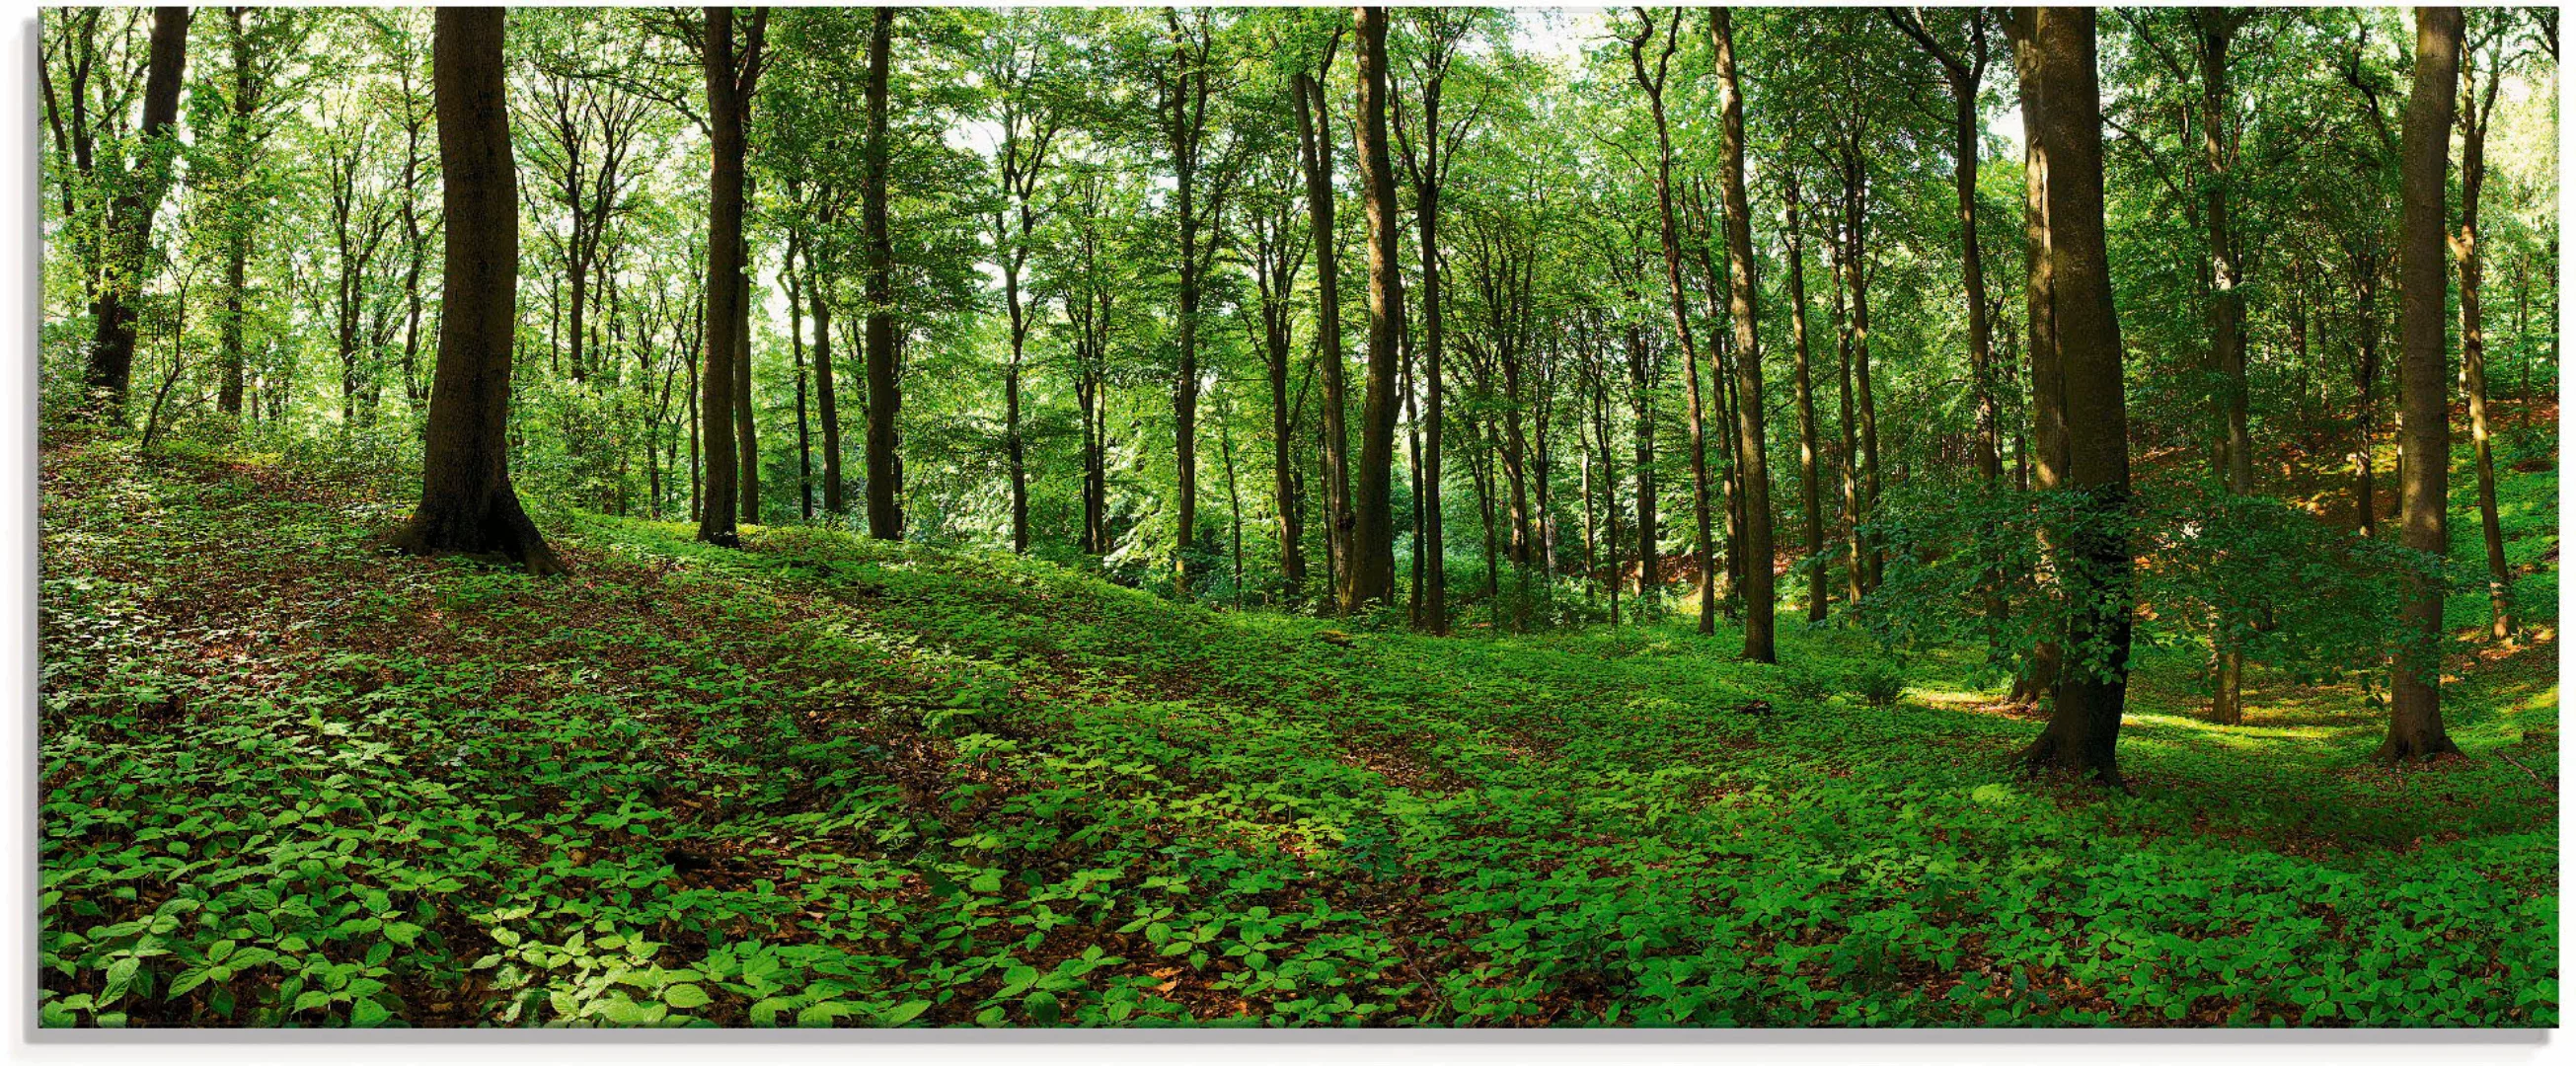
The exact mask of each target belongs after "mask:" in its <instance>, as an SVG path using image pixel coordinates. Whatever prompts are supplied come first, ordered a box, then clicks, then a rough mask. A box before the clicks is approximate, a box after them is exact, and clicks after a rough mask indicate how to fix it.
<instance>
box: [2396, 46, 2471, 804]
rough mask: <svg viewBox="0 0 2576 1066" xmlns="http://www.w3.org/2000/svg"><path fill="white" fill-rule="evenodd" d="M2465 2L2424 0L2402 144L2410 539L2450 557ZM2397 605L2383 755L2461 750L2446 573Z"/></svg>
mask: <svg viewBox="0 0 2576 1066" xmlns="http://www.w3.org/2000/svg"><path fill="white" fill-rule="evenodd" d="M2461 22H2462V18H2461V13H2460V9H2459V8H2456V7H2419V8H2416V9H2415V88H2414V93H2413V95H2411V96H2410V97H2408V99H2407V103H2406V126H2405V132H2404V134H2403V139H2402V140H2401V142H2400V144H2399V147H2398V161H2397V166H2398V176H2399V186H2398V189H2399V196H2400V202H2399V214H2398V260H2397V268H2398V304H2397V332H2398V338H2399V343H2400V345H2401V348H2400V350H2399V354H2398V366H2397V387H2398V402H2399V409H2400V410H2401V411H2402V412H2403V413H2404V418H2405V421H2404V423H2403V425H2402V426H2401V428H2400V429H2399V431H2398V432H2399V436H2400V438H2401V439H2402V441H2403V442H2404V447H2405V453H2406V455H2407V457H2408V461H2407V462H2406V464H2405V467H2404V471H2403V473H2402V474H2401V475H2400V477H2399V484H2398V492H2399V501H2400V503H2401V504H2402V506H2403V514H2404V519H2403V521H2404V529H2405V532H2404V534H2403V536H2404V540H2405V544H2406V546H2407V547H2409V548H2412V549H2414V550H2416V551H2420V552H2424V553H2427V554H2429V555H2431V556H2433V557H2434V558H2437V559H2438V558H2441V557H2443V556H2445V555H2447V554H2449V551H2450V544H2449V535H2450V529H2449V527H2448V525H2447V514H2446V512H2447V510H2448V508H2449V496H2450V487H2451V486H2450V474H2451V464H2450V454H2451V418H2450V410H2449V406H2450V397H2449V389H2448V386H2449V384H2450V382H2449V380H2448V379H2449V374H2448V373H2447V370H2448V367H2447V366H2446V365H2445V363H2446V362H2447V361H2446V360H2445V359H2444V358H2443V355H2444V352H2443V338H2442V326H2443V322H2442V319H2443V317H2444V316H2443V309H2444V304H2445V303H2446V302H2447V301H2446V299H2445V297H2446V296H2447V295H2448V293H2447V287H2448V281H2449V279H2448V278H2447V277H2446V274H2447V273H2448V272H2447V271H2446V270H2444V269H2443V262H2442V233H2443V230H2444V229H2445V228H2447V227H2446V223H2445V221H2444V218H2443V216H2444V215H2445V214H2446V211H2445V210H2444V206H2443V193H2444V189H2443V180H2444V175H2445V173H2446V172H2447V171H2448V170H2449V169H2450V162H2451V158H2450V157H2451V119H2452V114H2453V107H2454V100H2453V94H2454V93H2455V92H2457V91H2458V87H2459V86H2458V79H2459V68H2460V29H2461ZM2398 612H2399V613H2398V616H2399V618H2400V620H2401V621H2402V622H2403V623H2404V625H2405V628H2406V629H2407V630H2408V631H2409V634H2410V637H2411V639H2410V640H2409V642H2408V643H2409V646H2408V647H2406V648H2405V649H2403V650H2401V651H2400V653H2399V654H2398V655H2396V656H2395V657H2394V661H2393V663H2392V664H2391V666H2392V668H2391V670H2390V675H2391V676H2390V679H2389V696H2390V699H2389V704H2388V739H2387V741H2386V742H2385V743H2382V744H2381V745H2380V747H2379V751H2378V753H2377V754H2376V756H2375V758H2376V759H2377V760H2378V761H2381V762H2389V763H2394V762H2402V761H2405V760H2407V759H2429V758H2432V757H2434V756H2438V755H2443V754H2446V753H2455V752H2457V751H2459V750H2460V749H2459V748H2458V747H2457V746H2456V745H2454V744H2452V743H2451V737H2450V734H2449V733H2448V732H2447V731H2445V730H2444V729H2443V728H2442V678H2441V674H2442V655H2441V650H2442V579H2441V577H2440V575H2439V574H2416V575H2412V576H2411V577H2410V579H2409V587H2408V590H2407V595H2406V599H2405V601H2404V603H2403V605H2402V606H2400V607H2399V608H2398Z"/></svg>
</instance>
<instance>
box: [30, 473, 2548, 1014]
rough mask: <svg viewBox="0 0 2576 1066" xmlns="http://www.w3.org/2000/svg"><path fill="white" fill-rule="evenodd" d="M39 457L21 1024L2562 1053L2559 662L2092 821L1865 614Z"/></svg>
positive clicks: (1993, 716)
mask: <svg viewBox="0 0 2576 1066" xmlns="http://www.w3.org/2000/svg"><path fill="white" fill-rule="evenodd" d="M42 461H43V471H42V501H43V502H42V507H43V512H42V530H43V534H44V542H43V548H42V573H41V581H42V604H41V611H42V615H41V618H42V627H43V630H42V632H43V637H42V641H43V677H44V681H43V685H44V694H43V701H42V715H43V721H42V751H41V758H42V766H41V772H42V775H43V776H42V780H41V797H40V798H41V803H42V812H41V814H42V833H43V837H42V843H41V858H42V865H43V874H42V893H43V895H42V899H41V905H42V908H43V910H42V916H41V919H40V923H41V951H42V959H41V961H42V965H43V967H44V972H43V978H42V984H43V991H42V993H41V995H42V1006H41V1009H42V1012H43V1017H44V1019H45V1021H46V1022H47V1023H48V1024H101V1025H155V1026H162V1025H189V1024H198V1025H204V1024H217V1025H221V1024H234V1025H241V1024H251V1025H270V1024H285V1025H348V1024H354V1025H383V1024H408V1025H424V1026H441V1025H488V1024H501V1025H537V1024H561V1023H575V1024H597V1023H662V1024H679V1023H715V1024H725V1025H741V1024H754V1025H766V1024H781V1025H787V1024H802V1025H825V1024H840V1025H892V1024H911V1025H926V1024H927V1025H956V1024H1004V1025H1017V1024H1031V1023H1036V1024H1045V1023H1055V1022H1059V1021H1061V1022H1071V1023H1083V1024H1106V1023H1124V1024H1164V1023H1172V1024H1241V1025H1279V1024H1332V1025H1340V1024H1370V1025H1412V1024H1435V1025H1457V1024H1473V1025H1586V1024H1603V1023H1614V1024H1645V1025H1661V1024H1694V1025H1765V1024H1767V1025H1867V1026H1908V1025H2038V1024H2117V1025H2215V1024H2238V1025H2247V1024H2251V1025H2263V1024H2363V1025H2467V1024H2476V1025H2506V1026H2551V1025H2555V1024H2556V1023H2557V1020H2558V1005H2557V996H2556V989H2557V986H2556V976H2557V971H2556V958H2557V952H2558V935H2557V929H2556V917H2555V916H2556V909H2557V893H2558V885H2557V878H2556V872H2555V871H2556V863H2557V848H2558V832H2557V807H2556V787H2555V786H2556V772H2557V752H2556V744H2555V736H2556V732H2555V731H2556V720H2557V688H2556V679H2555V674H2554V666H2553V663H2554V658H2555V651H2556V648H2555V643H2554V627H2555V619H2554V618H2547V619H2540V620H2539V621H2540V622H2542V624H2543V626H2544V628H2543V629H2541V630H2539V631H2538V633H2539V635H2541V636H2542V637H2543V639H2541V640H2538V641H2536V642H2531V643H2527V644H2526V645H2524V646H2523V647H2522V648H2521V649H2520V650H2518V651H2516V652H2515V653H2513V654H2512V655H2510V656H2505V657H2502V658H2500V659H2498V660H2497V661H2494V662H2488V661H2484V660H2479V659H2472V658H2464V659H2463V660H2462V661H2461V663H2460V665H2459V666H2458V670H2459V671H2460V673H2461V675H2462V676H2461V679H2460V681H2459V682H2458V683H2457V684H2454V685H2453V686H2451V688H2450V699H2451V702H2452V708H2453V709H2452V710H2451V712H2450V713H2451V715H2452V727H2451V728H2452V736H2453V737H2455V738H2456V739H2457V740H2458V741H2459V742H2460V744H2461V746H2462V747H2463V748H2464V749H2466V750H2467V751H2469V753H2470V755H2471V757H2470V758H2468V759H2466V760H2454V761H2449V762H2445V763H2441V764H2437V765H2434V766H2431V767H2427V768H2423V769H2409V770H2403V771H2391V770H2385V769H2376V768H2365V767H2363V766H2362V762H2363V759H2364V756H2365V755H2366V754H2367V753H2368V751H2369V750H2370V748H2371V747H2372V746H2373V745H2374V744H2375V743H2376V741H2377V739H2378V735H2379V731H2380V728H2381V726H2380V721H2379V719H2378V717H2377V714H2378V712H2377V711H2376V710H2375V709H2373V708H2371V707H2369V706H2365V705H2364V704H2363V703H2362V701H2361V700H2360V699H2359V697H2358V695H2357V693H2356V692H2354V691H2353V690H2350V689H2341V688H2312V689H2301V690H2297V691H2296V692H2286V691H2273V690H2270V689H2269V688H2267V686H2266V685H2265V684H2259V683H2258V684H2257V685H2255V686H2252V689H2251V690H2250V691H2249V696H2251V697H2252V702H2253V703H2254V704H2256V706H2255V708H2254V710H2253V712H2252V713H2251V714H2250V715H2249V724H2248V725H2247V726H2245V727H2243V728H2237V729H2217V728H2213V727H2208V726H2205V725H2202V724H2200V723H2198V722H2196V721H2194V720H2192V719H2191V718H2190V717H2188V714H2189V712H2190V711H2191V709H2192V706H2193V705H2192V703H2191V702H2190V697H2189V696H2188V695H2187V694H2184V692H2183V689H2184V688H2186V687H2187V686H2184V685H2183V684H2182V683H2181V682H2180V681H2178V680H2173V678H2172V677H2170V676H2167V677H2164V679H2163V680H2161V681H2160V680H2159V675H2157V673H2156V671H2158V670H2167V671H2180V670H2181V669H2183V667H2182V666H2180V665H2179V664H2171V663H2160V662H2159V661H2157V660H2155V659H2152V658H2151V659H2150V660H2149V661H2148V662H2147V663H2146V666H2145V670H2146V673H2147V676H2145V677H2143V678H2142V680H2141V684H2140V690H2139V691H2140V705H2139V707H2138V709H2137V711H2136V712H2135V713H2133V715H2132V717H2131V719H2130V724H2129V726H2128V728H2127V730H2126V731H2125V732H2124V735H2123V739H2122V755H2121V759H2122V764H2123V768H2124V769H2125V770H2126V772H2127V774H2128V776H2129V778H2130V779H2131V781H2132V783H2133V787H2134V794H2133V795H2128V796H2116V795H2113V796H2104V795H2098V794H2096V792H2095V791H2094V790H2089V789H2082V788H2076V787H2071V786H2055V785H2046V784H2027V783H2018V782H2015V781H2013V780H2012V779H2011V778H2010V775H2009V774H2008V773H2007V772H2006V770H2005V768H2004V761H2005V759H2006V757H2007V756H2008V755H2009V754H2010V753H2011V752H2012V751H2013V750H2015V749H2016V748H2017V747H2018V746H2019V745H2020V744H2022V743H2024V742H2026V741H2027V739H2028V738H2029V736H2030V735H2031V734H2032V733H2034V732H2035V731H2036V729H2037V724H2036V723H2035V721H2031V720H2027V719H2025V718H2022V717H2017V716H2016V715H2015V714H2013V713H2009V712H2005V711H2002V710H1999V709H1996V708H1993V707H1991V706H1989V704H1990V703H1991V700H1990V697H1989V695H1988V694H1987V693H1984V692H1981V691H1979V690H1977V689H1974V688H1972V687H1970V686H1969V685H1968V684H1967V682H1966V681H1965V680H1964V671H1960V672H1958V674H1957V675H1956V676H1953V675H1952V674H1951V673H1947V672H1945V671H1948V669H1949V668H1948V667H1947V666H1946V665H1945V664H1944V662H1943V661H1941V660H1940V658H1939V657H1937V656H1936V657H1932V658H1929V659H1917V660H1914V661H1911V662H1909V663H1908V664H1907V665H1906V668H1905V669H1906V673H1905V675H1904V678H1903V680H1904V683H1905V685H1906V688H1905V690H1904V694H1903V696H1902V698H1900V699H1898V700H1897V701H1896V702H1895V703H1894V704H1893V705H1892V706H1885V707H1876V706H1871V705H1870V702H1871V701H1869V700H1867V699H1864V698H1863V696H1864V695H1865V693H1863V692H1860V691H1856V690H1858V689H1862V688H1866V687H1868V686H1866V685H1864V684H1861V683H1859V682H1858V681H1857V680H1855V679H1856V678H1858V677H1859V676H1861V675H1865V674H1867V673H1869V672H1870V668H1872V667H1873V666H1874V664H1875V663H1876V659H1875V657H1874V653H1873V652H1872V650H1871V648H1870V646H1869V644H1868V642H1867V641H1866V640H1865V639H1863V638H1861V637H1859V636H1858V635H1856V634H1852V633H1849V632H1846V631H1841V630H1827V631H1815V632H1810V631H1806V630H1804V629H1800V628H1797V627H1792V626H1785V625H1784V627H1783V629H1782V634H1781V638H1782V659H1783V665H1781V666H1778V667H1766V666H1755V665H1748V664H1743V663H1739V662H1736V661H1734V660H1733V657H1732V655H1731V654H1730V653H1731V652H1732V650H1733V649H1734V647H1735V645H1734V643H1733V642H1731V641H1730V640H1727V639H1723V638H1721V639H1719V640H1715V641H1705V640H1701V639H1699V638H1696V637H1693V636H1691V635H1689V633H1688V632H1687V629H1686V628H1667V627H1646V628H1638V627H1629V628H1626V629H1623V630H1619V631H1616V632H1612V631H1608V630H1599V629H1596V630H1591V631H1585V632H1574V633H1562V634H1553V635H1540V636H1531V637H1522V638H1503V637H1478V638H1453V639H1430V638H1424V637H1417V636H1412V635H1408V634H1402V633H1392V632H1387V633H1380V632H1360V633H1347V634H1346V633H1343V632H1339V631H1337V630H1334V629H1333V628H1332V626H1330V625H1329V624H1327V623H1324V622H1318V621H1312V620H1303V619H1293V618H1284V617H1279V616H1275V615H1266V614H1226V613H1217V612H1211V611H1208V610H1205V609H1201V608H1198V607H1194V606H1181V605H1175V604H1172V603H1169V602H1165V601H1163V600H1159V599H1156V598H1153V597H1150V596H1147V595H1144V594H1142V593H1138V592H1135V591H1132V590H1127V589H1122V588H1118V587H1115V586H1112V585H1110V584H1108V583H1105V582H1103V581H1099V580H1096V579H1094V578H1091V577H1087V576H1084V575H1081V574H1077V573H1074V572H1072V571H1068V570H1064V569H1061V568H1057V567H1054V566H1051V565H1048V564H1044V563H1039V562H1032V561H1026V560H1020V559H1015V558H1011V557H1007V556H995V555H987V554H977V553H961V552H945V551H938V550H932V549H927V548H923V547H920V546H902V545H889V544H883V543H877V542H871V541H866V540H862V539H858V538H855V537H852V536H848V535H845V534H841V533H836V532H829V531H822V530H815V529H807V528H758V527H752V528H747V529H746V531H745V546H746V550H745V551H742V552H739V553H736V552H728V551H723V550H717V549H710V548H705V547H702V546H699V545H696V544H693V543H692V542H691V541H690V537H689V530H688V528H686V527H684V526H681V525H676V524H665V523H653V522H645V521H636V520H621V519H610V518H604V517H599V516H596V515H589V514H569V515H560V516H555V517H553V518H551V519H549V520H548V535H549V537H550V538H552V540H553V542H554V544H555V545H556V547H557V549H558V550H559V551H560V552H561V554H562V555H563V557H564V558H565V559H566V560H567V561H568V562H570V563H571V564H572V565H573V567H574V568H575V573H574V576H572V577H571V578H569V579H558V580H531V579H529V578H527V577H525V576H523V575H520V574H517V573H515V572H507V571H501V570H495V569H491V568H487V567H484V566H481V565H478V564H475V563H471V562H463V561H420V560H415V559H409V558H401V557H394V556H388V555H385V554H382V553H380V552H378V551H376V550H375V549H374V548H373V547H372V546H371V545H370V542H369V536H370V533H371V531H372V530H375V529H378V528H381V527H382V526H384V525H385V524H387V523H389V522H390V521H392V520H393V519H394V518H396V517H398V516H399V514H400V513H401V511H402V510H403V509H404V508H405V507H407V506H408V503H409V499H408V496H407V493H409V492H410V491H412V488H411V486H410V485H408V484H407V483H403V482H400V481H394V480H388V479H386V478H383V477H379V476H376V475H374V474H372V473H370V472H369V471H367V470H366V469H364V468H358V467H352V466H349V465H345V464H341V463H337V462H334V461H333V460H331V459H330V458H329V457H327V456H313V455H295V456H251V455H236V454H220V453H212V452H204V451H199V450H193V446H191V448H190V449H188V450H183V451H181V452H180V453H178V454H174V455H171V456H162V457H153V458H148V459H139V458H138V457H137V456H136V455H135V454H134V452H133V451H132V449H131V447H130V445H128V444H125V443H121V442H118V441H116V440H115V439H114V438H108V437H99V438H82V437H77V436H75V437H69V438H59V439H56V440H53V441H51V442H49V446H48V448H47V449H46V450H45V452H44V454H43V460H42ZM2544 479H2545V485H2544V484H2543V480H2544ZM2510 483H2511V484H2512V485H2513V486H2514V487H2513V488H2512V490H2511V492H2510V493H2509V495H2511V497H2512V498H2513V499H2514V500H2515V501H2517V506H2518V507H2521V508H2522V510H2518V511H2517V512H2516V513H2517V514H2518V515H2524V516H2526V517H2527V518H2528V519H2529V520H2528V521H2523V522H2519V523H2517V524H2516V526H2515V531H2516V532H2517V534H2518V535H2519V536H2520V538H2521V542H2525V543H2529V544H2532V545H2534V547H2531V548H2524V549H2518V550H2520V551H2522V552H2523V554H2522V555H2521V556H2517V559H2518V561H2519V560H2521V559H2523V558H2525V557H2529V558H2530V559H2532V560H2533V561H2534V563H2535V565H2536V566H2543V567H2545V568H2546V569H2547V570H2549V571H2551V572H2552V573H2553V574H2554V569H2555V561H2554V560H2555V551H2554V547H2555V540H2554V536H2555V531H2554V528H2552V526H2551V520H2550V519H2549V518H2548V515H2550V514H2551V513H2554V494H2555V485H2556V482H2555V474H2554V472H2540V473H2532V474H2519V473H2518V474H2516V475H2514V477H2513V479H2512V480H2511V482H2510ZM2544 493H2545V494H2546V496H2545V498H2546V500H2547V501H2548V502H2549V503H2550V504H2551V505H2552V506H2549V507H2546V508H2544V507H2543V506H2542V503H2541V501H2542V499H2543V498H2544V497H2543V495H2542V494H2544ZM2469 528H2471V529H2472V530H2473V529H2474V525H2472V526H2470V527H2469ZM2541 538H2546V539H2547V541H2548V548H2547V550H2548V559H2547V560H2545V561H2541V560H2540V559H2539V556H2538V551H2539V548H2538V547H2537V544H2538V540H2539V539H2541ZM2472 543H2473V542H2472ZM2552 581H2553V585H2554V577H2553V579H2552ZM2527 600H2529V601H2531V602H2533V603H2534V604H2535V606H2536V607H2537V605H2538V604H2540V603H2544V602H2546V601H2544V600H2542V599H2541V597H2538V596H2531V597H2527ZM2477 605H2478V604H2476V603H2471V604H2470V606H2477ZM2475 622H2476V619H2475V618H2474V617H2470V618H2467V619H2466V622H2465V624H2469V625H2474V624H2475ZM2169 692H2170V694H2168V693H2169Z"/></svg>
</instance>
